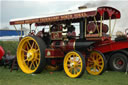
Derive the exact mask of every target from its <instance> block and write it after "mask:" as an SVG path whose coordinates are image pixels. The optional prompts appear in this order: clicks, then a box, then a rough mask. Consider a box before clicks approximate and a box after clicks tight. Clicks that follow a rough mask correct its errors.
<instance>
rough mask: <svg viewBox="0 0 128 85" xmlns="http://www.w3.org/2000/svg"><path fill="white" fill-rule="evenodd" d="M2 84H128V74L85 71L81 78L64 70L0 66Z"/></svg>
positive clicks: (0, 84)
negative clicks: (29, 71) (28, 70)
mask: <svg viewBox="0 0 128 85" xmlns="http://www.w3.org/2000/svg"><path fill="white" fill-rule="evenodd" d="M0 85H128V75H125V74H124V73H123V72H112V71H108V72H105V73H103V74H102V75H99V76H92V75H89V74H87V73H86V72H85V74H84V75H83V76H82V77H81V78H76V79H71V78H69V77H67V76H66V75H65V73H64V71H56V72H53V73H51V72H50V71H46V70H44V71H43V72H42V73H40V74H29V75H28V74H24V73H23V72H22V71H21V70H18V71H16V70H14V71H13V72H10V70H9V69H7V68H4V67H0Z"/></svg>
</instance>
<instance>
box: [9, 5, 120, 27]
mask: <svg viewBox="0 0 128 85" xmlns="http://www.w3.org/2000/svg"><path fill="white" fill-rule="evenodd" d="M90 16H95V17H96V19H97V20H100V16H104V19H105V20H107V19H109V17H111V19H118V18H120V12H119V11H118V10H117V9H115V8H112V7H98V8H97V7H96V8H86V9H82V10H76V11H68V12H65V13H58V14H54V15H47V16H37V17H30V18H20V19H12V20H10V25H17V24H32V23H36V25H37V26H40V25H48V24H50V23H54V22H63V21H66V20H77V19H81V18H85V17H90Z"/></svg>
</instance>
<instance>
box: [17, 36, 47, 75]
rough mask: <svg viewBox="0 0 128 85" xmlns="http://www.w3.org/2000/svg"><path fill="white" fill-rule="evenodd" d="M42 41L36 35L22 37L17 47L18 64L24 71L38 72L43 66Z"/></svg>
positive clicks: (43, 48) (43, 47)
mask: <svg viewBox="0 0 128 85" xmlns="http://www.w3.org/2000/svg"><path fill="white" fill-rule="evenodd" d="M45 48H46V45H45V43H44V41H43V40H42V39H41V38H39V37H36V36H27V37H24V38H23V39H22V40H21V41H20V43H19V45H18V48H17V61H18V65H19V67H20V68H21V70H22V71H23V72H24V73H27V74H31V73H39V72H41V71H42V69H43V68H44V66H45V63H46V60H45V54H44V53H45Z"/></svg>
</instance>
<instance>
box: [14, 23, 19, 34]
mask: <svg viewBox="0 0 128 85" xmlns="http://www.w3.org/2000/svg"><path fill="white" fill-rule="evenodd" d="M13 26H14V28H15V30H16V32H17V34H18V35H19V36H20V34H19V32H18V31H17V28H16V26H15V25H13Z"/></svg>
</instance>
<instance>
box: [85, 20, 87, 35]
mask: <svg viewBox="0 0 128 85" xmlns="http://www.w3.org/2000/svg"><path fill="white" fill-rule="evenodd" d="M86 30H87V18H85V37H86V34H87V33H86Z"/></svg>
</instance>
